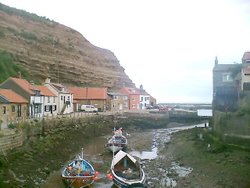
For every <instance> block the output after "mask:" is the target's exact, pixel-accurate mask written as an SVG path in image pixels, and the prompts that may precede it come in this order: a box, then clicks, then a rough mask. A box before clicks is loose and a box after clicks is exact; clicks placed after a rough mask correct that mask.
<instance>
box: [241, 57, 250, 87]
mask: <svg viewBox="0 0 250 188" xmlns="http://www.w3.org/2000/svg"><path fill="white" fill-rule="evenodd" d="M241 91H248V92H249V91H250V52H245V53H244V55H243V57H242V70H241Z"/></svg>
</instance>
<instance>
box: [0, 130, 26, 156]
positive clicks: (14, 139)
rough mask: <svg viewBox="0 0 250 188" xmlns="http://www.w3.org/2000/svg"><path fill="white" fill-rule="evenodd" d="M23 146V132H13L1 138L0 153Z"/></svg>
mask: <svg viewBox="0 0 250 188" xmlns="http://www.w3.org/2000/svg"><path fill="white" fill-rule="evenodd" d="M22 145H23V134H22V131H18V132H13V133H11V134H8V135H2V136H1V137H0V153H1V154H3V153H2V152H4V151H6V150H9V149H13V148H16V147H19V146H22Z"/></svg>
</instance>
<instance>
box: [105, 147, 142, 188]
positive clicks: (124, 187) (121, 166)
mask: <svg viewBox="0 0 250 188" xmlns="http://www.w3.org/2000/svg"><path fill="white" fill-rule="evenodd" d="M110 176H112V179H113V182H114V184H115V185H116V186H118V187H120V188H128V187H138V188H139V187H146V185H145V181H146V177H145V173H144V171H143V169H142V167H141V164H140V163H139V161H138V160H136V159H135V158H134V157H133V156H131V155H130V154H128V153H126V152H124V151H122V150H120V151H119V152H118V153H117V154H116V155H114V156H113V160H112V163H111V175H110Z"/></svg>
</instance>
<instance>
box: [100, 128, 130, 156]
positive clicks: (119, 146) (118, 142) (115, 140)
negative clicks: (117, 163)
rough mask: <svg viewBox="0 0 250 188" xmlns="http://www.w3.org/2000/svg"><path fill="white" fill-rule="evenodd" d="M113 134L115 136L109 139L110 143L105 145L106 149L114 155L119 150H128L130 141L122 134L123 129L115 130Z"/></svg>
mask: <svg viewBox="0 0 250 188" xmlns="http://www.w3.org/2000/svg"><path fill="white" fill-rule="evenodd" d="M113 133H114V135H113V136H112V137H111V138H109V139H108V143H106V144H105V147H106V148H108V149H109V150H110V151H111V152H113V153H116V152H117V151H119V150H123V149H126V148H127V145H128V140H127V138H126V137H125V136H124V135H123V134H122V129H121V128H120V129H118V130H115V129H114V131H113Z"/></svg>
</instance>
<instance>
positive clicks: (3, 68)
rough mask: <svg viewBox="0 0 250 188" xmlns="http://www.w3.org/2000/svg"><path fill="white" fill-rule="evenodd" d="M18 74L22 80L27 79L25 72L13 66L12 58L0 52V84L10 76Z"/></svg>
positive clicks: (6, 53)
mask: <svg viewBox="0 0 250 188" xmlns="http://www.w3.org/2000/svg"><path fill="white" fill-rule="evenodd" d="M19 72H20V73H21V75H22V77H23V78H28V77H29V75H28V72H27V71H26V70H24V69H22V68H20V67H19V66H18V65H16V64H14V58H13V56H12V55H11V54H10V53H8V52H6V51H2V50H0V83H1V82H3V81H4V80H6V79H7V78H9V77H10V76H15V77H16V76H18V75H19Z"/></svg>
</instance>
